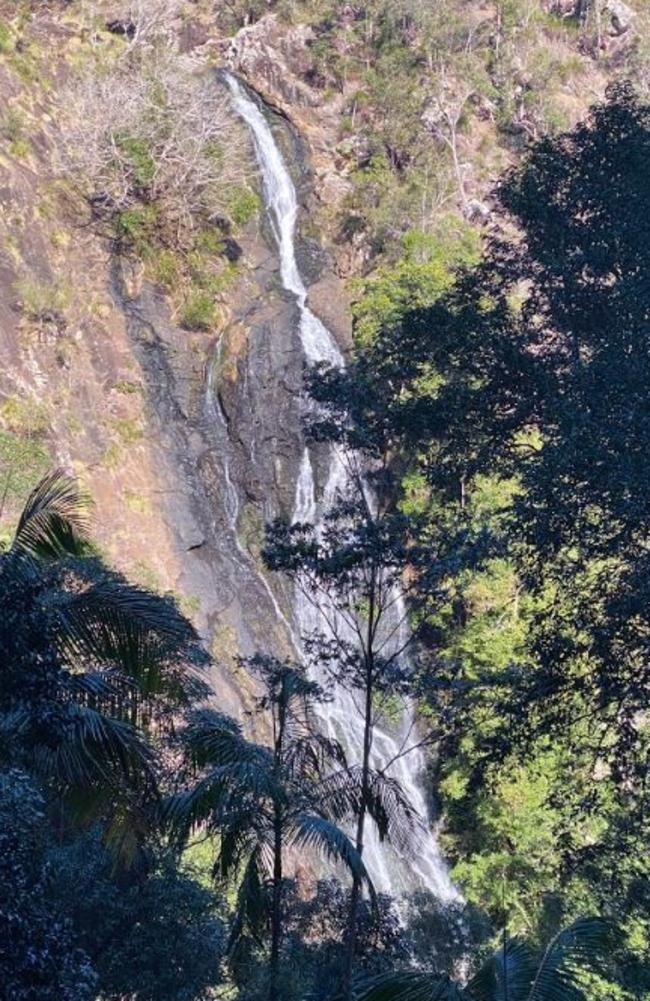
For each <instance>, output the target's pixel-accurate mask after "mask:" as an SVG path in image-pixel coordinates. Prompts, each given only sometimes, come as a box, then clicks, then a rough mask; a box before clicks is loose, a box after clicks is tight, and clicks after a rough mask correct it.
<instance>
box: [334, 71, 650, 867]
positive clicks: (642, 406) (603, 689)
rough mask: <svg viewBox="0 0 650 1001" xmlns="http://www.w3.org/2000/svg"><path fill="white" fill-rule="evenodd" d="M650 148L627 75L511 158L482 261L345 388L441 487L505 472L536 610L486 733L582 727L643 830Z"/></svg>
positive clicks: (643, 112) (521, 741)
mask: <svg viewBox="0 0 650 1001" xmlns="http://www.w3.org/2000/svg"><path fill="white" fill-rule="evenodd" d="M649 155H650V105H648V104H647V103H644V102H643V101H642V100H641V99H639V98H638V97H637V96H636V95H635V93H634V91H633V89H632V87H631V86H630V85H629V84H624V83H623V84H617V85H616V86H615V87H613V88H611V89H610V91H609V93H608V97H607V100H606V101H604V102H603V103H602V104H600V105H598V106H596V107H595V108H594V109H593V110H592V112H591V113H590V115H589V116H588V117H587V118H586V119H585V121H583V122H581V123H579V124H578V125H577V126H576V127H575V128H573V129H572V130H571V131H569V132H567V133H564V134H562V135H559V136H555V137H547V138H545V139H544V140H542V141H540V142H539V143H537V144H535V145H534V146H532V147H531V149H530V150H529V152H528V155H527V156H526V157H525V158H524V159H523V160H522V162H521V163H520V164H518V165H517V166H516V167H515V168H513V169H512V170H511V171H510V172H509V173H508V174H507V175H506V177H505V178H504V179H503V181H502V182H501V184H500V185H499V187H498V189H497V191H496V193H495V194H496V201H497V205H498V206H499V208H500V209H501V211H502V214H503V217H504V223H505V224H504V226H503V227H502V228H501V229H500V231H496V230H495V232H494V233H493V235H492V238H491V240H490V242H489V243H488V244H487V245H486V248H485V254H484V257H483V259H482V260H481V261H480V262H479V264H478V265H477V266H474V267H470V268H466V269H464V270H462V271H461V272H460V273H459V274H458V275H457V276H456V281H455V282H454V283H453V285H452V286H451V287H450V289H449V290H448V291H447V292H446V293H445V294H443V295H442V296H440V297H439V298H438V300H437V301H436V303H435V304H433V305H432V306H430V307H427V308H423V309H415V310H413V311H412V312H411V313H409V314H408V315H406V316H403V317H401V319H400V320H399V322H396V323H391V324H390V325H387V326H386V328H385V329H383V330H382V331H381V332H380V333H379V334H378V335H377V336H376V338H375V340H374V342H373V343H372V344H371V345H370V346H369V347H368V349H367V350H365V351H363V352H361V353H360V354H359V355H358V357H357V358H356V359H355V361H354V363H353V364H352V365H351V366H350V367H349V370H348V372H347V373H344V374H342V375H340V376H338V377H337V385H336V386H334V387H333V390H332V391H334V390H336V392H338V393H339V395H344V396H345V398H346V400H347V401H348V404H349V410H350V414H351V420H350V425H349V426H350V430H348V431H347V432H346V434H347V437H348V439H352V440H354V439H357V440H360V441H361V442H364V441H370V442H371V443H373V445H374V443H379V445H381V447H388V448H390V449H392V450H393V452H394V453H395V454H397V455H399V456H401V457H405V458H404V462H408V461H412V460H413V459H414V458H415V460H416V462H418V464H419V468H420V472H421V474H422V477H423V478H425V479H426V481H427V483H428V485H429V487H430V489H431V490H432V491H434V492H436V493H438V494H440V495H442V496H443V497H445V498H449V497H453V496H457V497H458V498H459V500H460V502H461V504H465V505H466V506H471V504H472V498H477V497H480V494H481V488H482V485H483V486H484V484H485V481H486V478H489V479H490V480H491V482H492V483H493V494H494V495H495V496H496V497H497V507H498V511H497V512H496V514H495V518H494V519H493V520H494V522H495V523H498V524H497V526H496V527H497V528H498V531H497V532H495V533H494V544H495V549H494V551H495V553H496V554H497V555H503V554H504V553H506V554H507V555H508V556H509V557H510V558H512V560H513V564H514V565H515V568H516V574H517V582H518V587H520V589H521V591H522V592H523V593H524V594H525V596H526V600H527V601H528V600H530V603H531V604H533V605H534V607H535V609H536V611H535V614H534V616H533V617H532V622H531V627H530V630H529V632H528V636H527V640H526V649H525V651H524V652H523V653H522V654H521V655H520V656H519V660H520V662H521V661H523V662H524V664H525V667H524V666H523V665H521V669H518V670H514V669H513V670H509V671H504V672H503V673H502V681H503V685H502V686H501V687H500V689H498V690H497V688H496V686H495V687H493V688H492V689H491V691H490V692H486V694H488V695H489V701H493V703H494V706H493V712H492V713H491V715H490V725H489V726H487V727H484V730H483V736H485V737H486V740H485V742H484V743H485V747H483V748H482V749H481V750H485V751H486V753H487V754H489V755H491V756H493V757H497V758H498V759H500V760H502V759H503V758H504V757H505V756H507V754H508V753H510V752H511V751H513V750H514V751H515V752H519V751H522V750H523V751H530V750H531V748H532V747H533V746H534V744H535V742H536V741H538V740H540V739H541V740H547V739H549V735H551V739H554V740H556V741H558V742H562V745H563V746H564V747H567V744H569V746H571V747H572V749H574V750H575V753H580V755H581V756H584V757H589V759H590V763H591V768H592V770H594V774H597V775H598V776H600V778H601V779H603V780H602V781H596V782H593V783H592V784H591V788H590V790H589V793H588V795H586V796H585V797H582V798H581V801H580V803H579V804H578V810H579V811H580V810H582V811H583V810H584V808H585V807H590V808H592V807H593V808H596V809H601V808H604V809H605V810H608V811H610V816H612V818H613V820H614V822H615V824H616V826H620V827H621V829H622V830H621V831H620V837H621V839H622V840H623V842H625V841H628V835H630V834H631V833H632V828H633V825H632V820H633V819H634V818H636V820H637V821H639V823H638V824H637V825H636V833H637V835H639V834H640V835H641V836H642V837H643V834H644V829H643V825H644V824H645V817H646V816H647V805H648V736H649V734H648V727H647V718H648V707H649V704H650V703H649V699H648V691H649V690H650V689H649V681H650V671H649V667H648V664H649V662H648V657H647V648H648V635H649V629H650V616H649V614H648V609H649V608H650V605H649V603H648V585H647V582H648V570H649V568H650V557H649V554H648V544H647V540H648V531H649V529H650V503H649V498H650V489H649V487H650V483H649V478H648V469H649V468H650V467H649V466H648V463H647V461H646V456H647V442H648V438H649V436H650V419H649V409H648V384H649V383H650V351H649V348H648V345H649V344H650V338H649V323H648V317H649V316H650V284H649V283H648V280H647V262H648V255H649V253H650V224H649V220H650V181H649V177H648V171H647V169H646V163H647V160H648V156H649ZM531 668H532V669H531ZM497 721H498V725H496V726H495V725H493V724H495V723H497ZM613 789H614V790H615V795H614V796H612V790H613ZM616 799H618V802H616V803H614V801H615V800H616ZM615 813H616V814H618V815H619V817H621V818H622V819H621V822H620V824H619V821H618V820H617V819H616V818H615V816H614V814H615ZM605 826H606V825H604V826H603V830H605ZM570 827H571V829H570V830H568V831H567V838H566V839H565V842H564V844H565V847H567V848H568V849H569V850H570V851H571V852H572V851H574V850H576V848H579V847H580V845H579V843H578V842H577V840H576V837H575V835H576V831H578V830H579V825H576V824H572V825H570ZM616 837H619V834H616ZM628 843H629V841H628ZM628 851H629V849H628ZM590 854H593V851H592V850H591V849H590ZM622 854H625V849H624V851H623V853H622Z"/></svg>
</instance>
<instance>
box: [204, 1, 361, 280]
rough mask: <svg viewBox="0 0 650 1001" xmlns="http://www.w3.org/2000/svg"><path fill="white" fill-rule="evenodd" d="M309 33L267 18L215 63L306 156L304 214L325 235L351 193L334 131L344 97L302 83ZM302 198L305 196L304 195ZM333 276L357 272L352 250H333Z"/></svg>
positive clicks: (308, 62) (240, 36) (229, 46)
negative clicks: (281, 119) (290, 130)
mask: <svg viewBox="0 0 650 1001" xmlns="http://www.w3.org/2000/svg"><path fill="white" fill-rule="evenodd" d="M312 39H313V35H312V30H311V28H309V27H305V26H300V25H299V26H294V27H287V25H286V24H281V23H280V22H279V20H278V18H277V16H276V15H275V14H267V15H265V16H264V17H262V18H261V19H260V20H259V21H257V22H256V23H255V24H253V25H250V26H249V27H247V28H243V29H242V30H241V31H239V32H238V34H237V35H236V36H235V38H233V39H232V40H231V41H230V42H229V43H228V44H227V45H224V46H221V47H220V50H219V54H220V58H221V59H223V61H224V62H225V63H226V65H228V66H229V68H230V69H231V70H232V71H233V72H235V73H237V75H238V76H240V77H241V78H242V79H244V80H245V81H246V82H247V83H248V84H249V85H250V86H251V87H252V88H253V89H254V90H255V91H257V93H259V94H260V96H261V97H262V98H263V99H264V101H265V102H266V103H267V104H268V105H269V107H271V108H274V109H276V110H277V111H279V112H280V113H281V114H282V115H284V116H285V117H286V118H287V119H288V120H289V121H290V122H291V124H292V125H293V127H294V129H295V132H296V133H297V134H298V135H299V136H301V137H302V141H303V143H304V144H305V146H306V148H307V149H308V150H309V163H310V170H311V178H310V182H311V183H310V185H309V197H308V198H306V208H307V214H308V215H310V216H311V217H312V218H313V219H315V220H317V222H318V225H319V226H320V227H321V228H322V229H324V230H325V231H327V230H328V229H329V228H330V227H331V224H332V221H333V220H334V218H335V217H336V215H337V212H338V209H339V208H340V206H341V204H342V203H343V201H344V199H345V197H346V195H347V194H348V193H349V191H350V187H351V186H350V182H349V180H348V178H347V176H346V174H347V170H348V166H347V163H348V161H347V159H346V158H345V157H342V156H341V153H340V150H339V125H340V119H341V115H342V113H343V108H344V104H345V100H346V98H345V96H344V95H343V94H331V93H330V94H328V97H327V100H324V99H323V94H322V92H319V91H318V90H316V89H315V88H313V87H311V86H310V85H309V84H308V83H307V82H306V80H305V77H306V76H308V73H309V69H310V66H311V59H310V57H309V45H310V43H311V41H312ZM305 194H306V193H305ZM332 253H333V264H334V267H335V269H336V270H337V272H338V273H340V274H343V275H346V276H347V275H349V274H351V273H353V272H354V271H355V269H356V268H357V266H358V263H359V262H358V260H357V258H356V255H355V253H354V248H352V247H351V246H340V247H337V246H332Z"/></svg>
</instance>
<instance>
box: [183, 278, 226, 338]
mask: <svg viewBox="0 0 650 1001" xmlns="http://www.w3.org/2000/svg"><path fill="white" fill-rule="evenodd" d="M218 318H219V311H218V307H217V304H216V303H215V301H214V296H213V295H211V294H210V292H206V291H204V290H203V289H196V288H195V289H191V290H190V292H189V293H188V296H187V298H186V300H185V303H184V305H183V308H182V310H181V315H180V324H181V326H182V327H185V328H186V329H187V330H212V329H213V328H214V327H215V326H216V324H217V321H218Z"/></svg>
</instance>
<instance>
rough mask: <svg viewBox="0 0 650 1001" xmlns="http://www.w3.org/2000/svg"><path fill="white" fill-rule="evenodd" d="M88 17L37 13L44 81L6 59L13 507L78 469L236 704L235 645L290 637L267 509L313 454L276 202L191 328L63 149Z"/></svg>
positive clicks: (288, 503)
mask: <svg viewBox="0 0 650 1001" xmlns="http://www.w3.org/2000/svg"><path fill="white" fill-rule="evenodd" d="M76 30H77V28H76V25H75V24H74V22H73V23H71V24H68V23H66V21H65V16H64V14H63V13H62V12H61V11H59V10H58V9H53V10H51V11H47V12H39V13H38V14H37V15H35V16H34V18H33V20H31V21H29V22H28V23H26V24H25V25H23V26H22V28H21V32H20V37H21V38H22V42H21V47H22V48H23V49H24V51H27V52H29V58H30V60H31V61H32V63H33V66H32V67H31V70H32V71H31V72H30V75H29V78H26V77H25V75H24V73H22V72H21V69H22V68H21V65H20V61H19V60H18V59H17V57H16V54H15V50H12V51H11V53H9V54H5V55H4V56H2V57H0V60H1V62H0V98H1V99H2V103H3V104H4V105H5V107H8V108H11V109H14V115H15V116H16V117H19V119H20V123H21V125H20V133H21V136H20V138H21V142H20V144H19V143H18V142H17V141H16V140H15V139H10V138H9V137H8V135H7V126H6V125H5V136H4V141H3V150H2V155H1V158H0V200H1V204H2V209H3V212H2V218H1V219H0V248H1V258H0V321H1V323H2V336H1V337H0V357H1V362H2V363H1V366H0V394H1V403H0V433H1V437H0V462H1V465H2V469H1V475H2V479H3V483H4V481H5V480H6V481H7V483H8V492H7V499H6V504H5V509H4V511H3V515H4V518H6V520H7V522H9V521H10V519H11V516H12V514H14V513H15V512H16V511H17V509H18V506H19V504H20V502H21V500H23V499H24V495H25V491H26V490H28V489H29V487H30V486H31V485H32V483H33V482H34V481H35V479H36V478H37V476H38V475H39V474H40V473H41V472H42V471H43V470H44V469H45V468H46V467H47V466H48V465H49V464H50V463H55V462H56V463H60V464H62V465H64V466H67V467H70V468H72V469H73V470H74V471H76V473H77V474H78V475H79V476H80V478H81V479H82V481H83V482H84V483H85V485H86V486H87V487H88V489H89V491H90V493H91V495H92V497H93V498H94V501H95V537H96V539H97V541H98V544H99V545H100V547H101V549H102V551H104V552H105V553H106V555H107V556H108V558H109V559H110V560H111V561H112V562H113V563H114V564H115V565H116V566H118V567H119V568H120V569H122V570H124V571H125V572H126V573H127V574H129V575H130V576H131V577H132V578H135V579H136V580H138V581H140V582H141V583H144V584H146V585H148V586H151V587H154V588H156V589H160V590H169V591H172V592H173V593H174V594H175V595H176V596H177V597H178V598H179V600H180V601H181V604H182V606H183V607H184V609H185V610H186V611H187V613H188V614H189V615H190V617H191V618H192V619H193V620H194V621H195V622H196V624H197V625H198V627H199V628H200V630H201V631H202V633H203V635H204V636H205V638H206V642H207V643H208V644H209V645H210V647H211V648H212V649H213V651H214V653H215V656H216V658H217V660H218V661H219V662H220V663H221V664H223V665H224V667H225V671H223V672H222V676H221V677H220V679H219V686H220V689H221V691H222V693H223V694H224V695H226V691H225V689H227V691H228V692H229V695H228V696H227V702H229V703H230V708H232V709H234V708H236V706H237V704H238V703H239V701H240V698H241V695H242V692H243V691H245V688H246V681H245V679H243V678H242V677H241V676H239V677H238V679H237V680H233V679H232V676H231V674H230V671H233V670H235V668H236V663H235V658H236V656H237V655H238V654H250V653H252V652H253V651H254V650H256V649H260V648H265V649H268V648H269V647H274V648H275V650H276V651H277V652H279V653H282V652H288V651H289V643H290V640H289V634H288V630H287V627H286V625H285V624H284V623H283V621H282V614H288V612H286V613H283V609H286V608H287V601H286V595H283V593H282V587H281V585H280V584H279V582H277V581H275V582H273V581H271V582H268V581H267V580H266V579H265V578H264V574H263V571H262V568H261V561H260V556H259V553H260V546H261V542H262V538H263V526H264V522H265V521H266V520H267V519H268V518H271V517H274V516H276V515H278V514H281V513H283V514H285V515H287V514H289V513H290V511H291V509H292V505H293V492H294V485H295V480H296V475H297V468H296V464H297V461H298V460H299V456H300V453H301V448H300V439H301V417H300V411H301V399H300V396H301V385H302V367H303V361H302V353H301V351H300V347H299V341H298V335H297V330H296V326H297V325H296V308H295V304H294V303H293V302H291V301H289V300H288V299H287V297H286V295H285V294H284V293H283V292H282V290H281V284H280V281H279V277H278V267H279V265H278V259H277V249H276V246H275V242H274V239H273V235H272V233H271V231H270V229H269V225H268V222H267V221H266V219H265V217H264V215H263V213H260V214H259V215H258V216H257V218H255V219H253V220H252V221H251V222H250V223H248V224H247V225H246V226H245V227H244V229H243V230H242V231H241V232H240V233H239V234H238V236H237V241H238V249H237V253H238V254H241V257H240V267H239V269H238V273H237V278H236V280H235V282H234V284H231V286H230V287H229V288H228V290H227V292H225V293H224V294H223V295H222V296H221V311H220V313H221V322H220V324H219V325H218V326H217V327H215V328H214V329H211V330H209V331H203V332H190V331H188V330H186V329H182V328H181V327H179V326H178V324H177V322H176V321H175V319H174V315H173V312H172V310H171V307H170V303H169V301H168V299H167V297H166V296H165V294H164V292H163V291H162V290H161V289H160V288H159V287H157V286H156V285H155V284H153V283H152V282H151V281H149V280H147V278H146V276H145V273H144V269H143V267H142V266H141V265H140V264H139V263H138V262H137V261H136V260H134V259H133V258H131V257H126V256H122V255H120V254H118V253H117V251H116V247H115V245H114V242H113V240H112V237H111V235H110V234H106V233H103V232H102V227H101V225H96V224H95V223H94V222H93V220H92V219H91V218H90V216H89V213H88V210H87V207H86V206H85V205H84V204H83V202H82V200H81V199H80V198H78V197H77V195H76V193H75V190H74V184H72V185H71V184H70V183H68V182H65V183H64V182H63V181H61V180H60V176H59V170H58V164H57V160H56V156H55V150H56V142H55V133H56V128H57V113H58V107H57V93H58V91H59V89H60V88H63V87H64V86H65V82H66V81H67V79H68V78H69V76H70V73H71V72H72V67H73V63H74V55H75V51H76V49H77V46H78V36H77V33H76ZM53 47H55V49H56V59H55V61H54V62H53V61H52V59H51V52H52V51H53ZM197 63H198V60H197ZM198 71H201V69H200V64H199V65H198ZM204 71H205V72H212V70H211V69H210V68H209V66H208V65H207V63H206V66H205V70H204ZM274 127H275V128H276V129H277V131H278V133H279V135H280V136H281V141H282V144H283V146H284V147H285V149H286V151H287V154H288V159H289V160H290V161H291V162H292V163H293V164H294V165H295V170H296V181H297V184H298V187H299V189H300V191H301V193H302V195H303V197H305V198H307V196H308V192H309V191H310V190H311V170H310V165H309V152H308V149H307V147H306V145H305V143H304V141H302V140H300V139H299V138H298V135H297V133H296V132H295V131H294V130H293V129H292V128H291V127H290V126H289V124H288V123H287V121H286V119H284V118H282V117H281V116H276V119H275V123H274ZM23 137H24V138H23ZM301 256H302V263H303V264H304V267H305V272H306V273H308V274H309V275H310V276H311V279H312V280H313V281H314V288H315V295H314V305H315V308H316V309H318V303H319V297H320V300H322V312H323V314H324V316H325V315H326V317H327V321H328V322H329V323H331V324H332V325H333V326H334V327H336V328H337V329H338V335H339V337H340V339H341V341H342V342H345V340H346V338H347V336H348V332H347V328H346V323H347V321H346V318H345V311H344V309H343V308H342V305H341V304H342V302H343V298H344V295H343V291H342V289H340V288H338V287H337V284H336V279H334V278H333V277H332V275H331V274H329V273H328V268H327V259H326V256H325V255H324V254H323V253H322V251H321V249H320V246H319V244H318V242H317V241H316V240H315V239H314V238H313V237H311V236H308V235H305V238H304V240H303V241H302V252H301ZM334 302H335V303H336V306H333V305H332V304H333V303H334ZM235 528H236V532H237V535H238V539H239V541H237V540H236V538H235V533H234V531H233V529H235Z"/></svg>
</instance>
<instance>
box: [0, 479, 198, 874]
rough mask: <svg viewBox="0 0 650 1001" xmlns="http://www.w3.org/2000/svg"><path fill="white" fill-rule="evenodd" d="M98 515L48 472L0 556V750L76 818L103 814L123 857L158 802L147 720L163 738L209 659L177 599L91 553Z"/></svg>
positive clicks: (109, 836)
mask: <svg viewBox="0 0 650 1001" xmlns="http://www.w3.org/2000/svg"><path fill="white" fill-rule="evenodd" d="M87 515H88V501H87V499H86V498H85V497H84V496H83V495H82V494H81V493H80V492H79V490H78V488H77V486H76V484H75V482H74V481H73V480H71V479H70V478H69V477H68V476H66V475H65V474H63V473H62V472H60V471H56V472H54V473H51V474H49V475H48V476H46V477H45V478H44V479H43V480H42V481H41V483H40V484H38V485H37V487H36V488H35V489H34V491H33V493H32V494H31V496H30V498H29V499H28V501H27V504H26V505H25V508H24V510H23V513H22V515H21V517H20V519H19V522H18V526H17V528H16V531H15V535H14V538H13V541H12V542H11V544H10V547H9V548H8V550H6V551H4V552H2V553H0V609H1V615H0V665H1V667H0V671H1V673H2V692H1V695H0V750H1V751H2V755H3V757H4V758H5V760H7V761H9V762H19V763H21V764H22V765H23V766H24V767H27V768H28V769H29V770H30V771H31V772H33V773H34V774H35V775H37V776H38V777H39V778H40V780H41V781H43V782H44V783H46V785H47V788H48V790H50V792H51V793H52V794H53V795H54V796H56V797H58V798H59V799H60V801H61V803H65V804H66V807H67V810H66V812H65V816H66V818H67V821H70V820H71V819H72V818H73V817H74V816H76V817H77V819H81V818H84V819H85V820H88V819H90V818H94V819H96V818H98V817H102V818H103V819H104V820H105V821H106V822H107V827H106V837H107V839H108V840H109V841H111V842H112V843H113V844H114V847H115V848H116V850H119V851H121V852H122V854H123V856H124V858H126V857H127V856H128V855H133V853H134V852H135V851H136V849H137V845H138V843H139V840H140V838H141V836H142V834H143V826H146V825H147V824H148V823H149V822H150V820H151V819H152V816H153V814H155V812H156V810H157V807H156V801H157V776H156V762H155V757H154V753H153V745H152V743H151V740H150V739H149V737H148V736H147V733H146V731H147V730H148V731H149V732H150V733H155V734H156V736H157V739H159V738H160V737H161V736H162V735H163V734H164V733H165V731H166V729H167V728H168V727H169V726H170V725H171V720H172V716H173V713H174V712H176V711H177V710H178V708H179V707H180V706H183V705H187V704H188V703H189V702H190V701H191V700H192V699H193V698H194V697H196V696H197V695H198V694H202V693H203V692H204V691H205V685H204V683H203V681H202V680H201V677H200V674H199V669H200V668H201V666H202V665H203V664H204V663H205V659H206V658H205V654H204V653H203V651H202V650H201V647H200V645H199V642H198V638H197V637H196V634H195V633H194V630H193V628H192V626H191V625H190V623H189V622H188V621H187V620H186V619H185V618H184V617H183V616H182V615H181V614H180V613H179V612H178V610H177V609H176V608H175V606H174V605H173V603H172V602H171V601H169V600H168V599H165V598H160V597H158V596H156V595H154V594H151V593H150V592H147V591H143V590H141V589H140V588H136V587H133V586H132V585H131V584H129V583H128V582H127V581H126V580H125V579H124V578H123V577H121V576H120V575H119V574H116V573H114V572H112V571H110V570H108V569H107V568H106V566H105V565H104V564H103V563H102V561H101V560H99V559H97V558H96V557H90V556H87V555H84V553H85V552H86V551H87V529H88V521H87ZM109 819H110V820H111V821H112V822H111V823H108V821H109Z"/></svg>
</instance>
